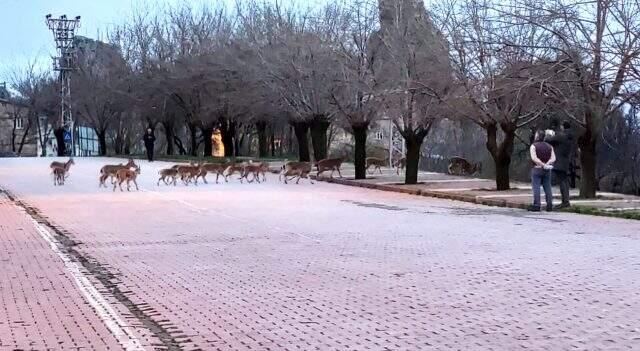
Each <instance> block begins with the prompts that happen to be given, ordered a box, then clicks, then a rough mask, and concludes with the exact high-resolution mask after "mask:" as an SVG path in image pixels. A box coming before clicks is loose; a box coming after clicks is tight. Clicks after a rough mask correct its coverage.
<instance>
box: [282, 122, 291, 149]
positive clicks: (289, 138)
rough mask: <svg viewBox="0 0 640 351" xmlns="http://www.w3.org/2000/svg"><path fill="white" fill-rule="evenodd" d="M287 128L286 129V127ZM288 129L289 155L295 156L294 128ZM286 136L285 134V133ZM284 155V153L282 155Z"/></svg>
mask: <svg viewBox="0 0 640 351" xmlns="http://www.w3.org/2000/svg"><path fill="white" fill-rule="evenodd" d="M285 128H286V127H285ZM286 129H287V132H288V133H287V150H286V152H287V154H293V127H292V126H290V127H289V128H286ZM283 134H284V133H283ZM280 154H281V155H282V152H281V153H280Z"/></svg>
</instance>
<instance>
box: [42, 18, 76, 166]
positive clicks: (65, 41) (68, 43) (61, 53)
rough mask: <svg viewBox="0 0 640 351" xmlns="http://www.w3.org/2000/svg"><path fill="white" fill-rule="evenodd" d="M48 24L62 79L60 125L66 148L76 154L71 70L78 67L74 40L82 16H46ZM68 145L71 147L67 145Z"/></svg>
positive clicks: (55, 69)
mask: <svg viewBox="0 0 640 351" xmlns="http://www.w3.org/2000/svg"><path fill="white" fill-rule="evenodd" d="M45 19H46V23H47V26H48V27H49V29H50V30H51V32H53V39H54V40H55V42H56V49H57V51H58V56H57V57H53V69H54V71H58V72H59V81H60V105H61V111H60V112H61V114H60V123H61V124H60V125H61V128H63V130H64V134H63V135H64V136H63V137H64V141H65V150H69V151H67V152H68V153H69V154H70V155H71V156H75V144H74V125H73V116H72V115H71V71H73V70H75V69H76V60H75V54H76V52H75V47H74V45H73V41H74V38H75V30H76V28H79V27H80V16H76V18H74V19H68V18H67V15H62V16H60V18H51V14H49V15H46V16H45ZM67 145H68V146H69V147H67Z"/></svg>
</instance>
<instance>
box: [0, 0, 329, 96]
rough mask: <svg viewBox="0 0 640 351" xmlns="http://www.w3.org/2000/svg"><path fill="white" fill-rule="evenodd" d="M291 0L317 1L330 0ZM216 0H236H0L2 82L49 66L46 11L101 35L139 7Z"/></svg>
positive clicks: (50, 39) (80, 31) (81, 31)
mask: <svg viewBox="0 0 640 351" xmlns="http://www.w3.org/2000/svg"><path fill="white" fill-rule="evenodd" d="M240 1H242V0H240ZM281 1H282V0H281ZM285 1H287V0H285ZM288 1H295V2H296V3H298V4H318V3H322V2H326V1H327V0H288ZM216 2H225V3H226V4H227V5H232V4H234V3H235V0H208V1H207V0H162V1H153V0H0V15H1V18H0V83H2V82H5V81H6V82H7V83H9V85H10V83H11V75H12V74H11V72H13V71H15V70H16V69H18V70H20V69H24V67H26V66H28V65H29V64H30V63H31V62H34V61H35V62H37V65H38V67H42V68H43V69H47V68H49V67H50V65H51V63H50V62H51V56H52V55H53V54H55V47H54V44H53V34H52V33H51V31H49V29H48V28H47V25H46V23H45V19H44V16H45V15H47V14H51V15H52V16H53V17H56V18H57V17H59V16H60V15H63V14H66V15H67V17H70V18H73V17H75V16H81V27H80V28H79V29H78V30H76V35H82V36H86V37H89V38H100V36H104V33H105V30H106V29H107V28H108V27H109V26H112V25H117V24H120V23H123V22H125V21H126V19H127V18H129V17H130V16H131V13H132V12H133V10H134V9H136V8H149V7H151V8H153V7H154V6H158V4H161V3H166V4H170V5H176V4H180V3H187V4H191V5H195V6H197V5H200V4H202V3H209V4H215V3H216Z"/></svg>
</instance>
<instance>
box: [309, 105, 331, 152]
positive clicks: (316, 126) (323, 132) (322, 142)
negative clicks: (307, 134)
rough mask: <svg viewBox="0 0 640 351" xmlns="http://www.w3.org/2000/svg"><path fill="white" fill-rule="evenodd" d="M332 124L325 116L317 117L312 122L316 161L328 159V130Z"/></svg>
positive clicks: (312, 138)
mask: <svg viewBox="0 0 640 351" xmlns="http://www.w3.org/2000/svg"><path fill="white" fill-rule="evenodd" d="M330 125H331V123H329V121H328V120H327V117H326V116H324V115H315V116H313V119H312V120H311V123H310V127H311V143H312V144H313V156H314V157H315V159H316V161H320V160H324V159H325V158H327V129H329V126H330Z"/></svg>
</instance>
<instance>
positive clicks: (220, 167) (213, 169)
mask: <svg viewBox="0 0 640 351" xmlns="http://www.w3.org/2000/svg"><path fill="white" fill-rule="evenodd" d="M228 166H229V163H205V164H203V165H202V166H200V173H199V174H198V175H197V176H196V180H198V178H202V181H203V182H204V183H205V184H208V182H207V178H206V176H207V174H208V173H215V175H216V184H218V178H220V176H223V177H224V175H223V174H224V170H225V169H227V167H228Z"/></svg>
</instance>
